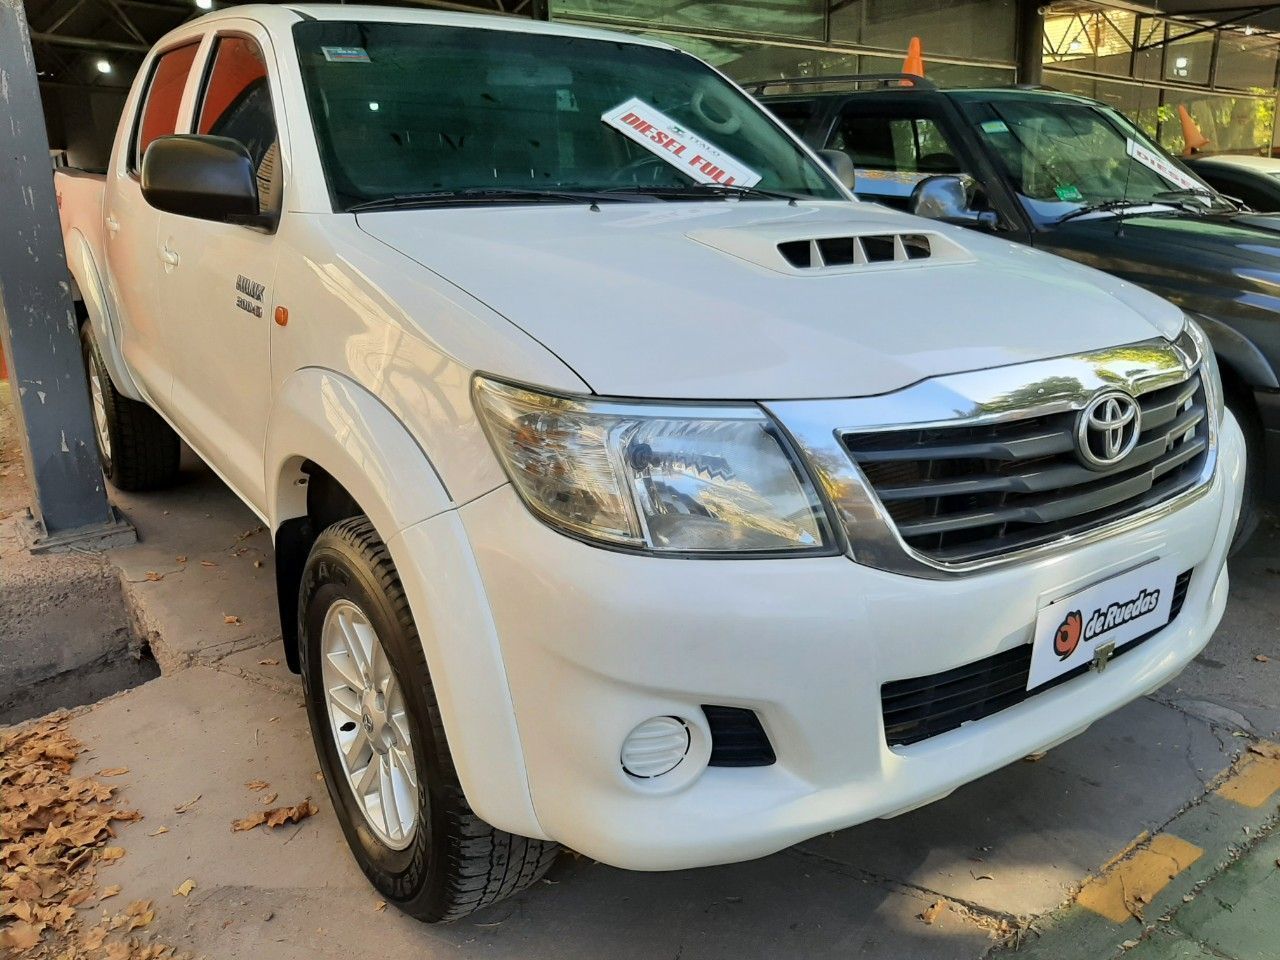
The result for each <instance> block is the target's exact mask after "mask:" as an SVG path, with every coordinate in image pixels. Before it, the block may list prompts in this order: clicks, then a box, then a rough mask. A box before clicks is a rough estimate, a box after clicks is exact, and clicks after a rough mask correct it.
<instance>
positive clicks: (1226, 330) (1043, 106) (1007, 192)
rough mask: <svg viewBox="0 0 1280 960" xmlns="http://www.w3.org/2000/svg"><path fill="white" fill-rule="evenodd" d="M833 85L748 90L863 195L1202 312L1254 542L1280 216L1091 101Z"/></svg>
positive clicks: (1279, 270) (1271, 480)
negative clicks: (1257, 209) (1238, 431)
mask: <svg viewBox="0 0 1280 960" xmlns="http://www.w3.org/2000/svg"><path fill="white" fill-rule="evenodd" d="M784 82H785V81H784ZM795 82H796V83H806V84H810V85H814V84H815V81H813V80H804V81H795ZM832 82H837V83H840V84H841V85H842V86H843V87H845V89H842V90H841V91H840V92H815V93H806V94H792V93H787V94H779V95H772V96H771V95H769V94H768V87H769V86H772V85H773V82H770V84H757V85H751V84H748V85H747V87H748V89H750V90H752V92H754V93H755V94H756V95H757V96H759V97H760V99H761V100H762V101H763V102H764V103H765V104H766V105H767V106H768V107H769V109H770V110H772V111H773V112H774V114H775V115H776V116H777V117H778V118H779V119H780V120H782V121H783V122H784V123H786V124H787V125H789V126H790V127H791V128H792V129H793V130H795V131H796V132H797V133H798V134H799V135H800V136H801V137H803V138H804V140H805V141H806V142H808V144H809V145H810V146H812V147H814V148H815V149H822V150H839V151H842V152H843V153H845V154H846V155H848V157H849V159H850V160H852V161H853V166H854V171H855V187H854V189H855V191H856V192H857V194H858V196H859V197H860V198H862V199H864V200H870V201H874V202H876V203H882V204H885V205H887V206H892V207H897V208H899V209H902V210H907V211H910V212H913V213H917V214H920V215H922V216H929V217H932V218H935V219H939V220H944V221H947V222H950V223H956V224H961V225H964V226H969V227H973V228H975V229H981V230H988V231H991V232H993V233H995V234H996V235H998V236H1004V237H1008V238H1009V239H1010V240H1016V241H1018V242H1020V243H1027V244H1031V245H1033V246H1036V247H1039V248H1040V249H1043V250H1048V251H1051V252H1053V253H1057V254H1060V255H1062V256H1065V257H1070V258H1072V259H1073V260H1078V261H1080V262H1081V263H1085V264H1088V265H1089V266H1092V267H1097V268H1098V269H1101V270H1106V271H1107V272H1109V273H1113V274H1115V275H1116V276H1118V277H1122V278H1124V279H1125V280H1130V281H1132V282H1133V283H1136V284H1138V285H1140V286H1143V287H1146V288H1147V289H1148V290H1151V291H1153V292H1154V293H1158V294H1160V295H1161V296H1163V297H1165V298H1166V299H1168V300H1171V301H1173V302H1174V303H1176V304H1178V305H1179V306H1181V307H1182V308H1183V309H1184V310H1186V311H1187V312H1188V313H1190V314H1192V315H1193V316H1195V317H1196V318H1197V320H1199V321H1200V323H1201V325H1202V326H1203V327H1204V329H1205V330H1206V332H1207V333H1208V334H1209V337H1210V338H1211V340H1212V341H1213V345H1214V347H1215V348H1216V350H1217V353H1218V358H1219V363H1220V365H1221V367H1222V376H1223V381H1224V385H1225V388H1226V392H1227V402H1228V404H1229V406H1230V407H1231V409H1232V411H1233V412H1234V414H1235V416H1236V418H1237V419H1238V420H1239V421H1240V425H1241V427H1242V428H1243V429H1244V432H1245V436H1246V437H1247V439H1248V442H1249V461H1250V467H1249V477H1248V484H1247V487H1246V491H1245V506H1244V508H1243V512H1242V514H1241V523H1240V528H1239V529H1240V533H1241V540H1243V537H1244V536H1247V535H1248V533H1249V532H1251V531H1252V529H1253V527H1254V526H1255V525H1256V523H1257V516H1258V508H1259V505H1260V500H1261V498H1262V497H1263V496H1264V494H1265V495H1269V496H1271V497H1275V496H1277V495H1280V217H1269V216H1262V215H1259V214H1253V213H1250V212H1248V211H1246V210H1242V209H1241V208H1239V207H1238V206H1237V205H1236V204H1235V203H1233V202H1231V201H1230V200H1228V199H1226V198H1225V197H1223V196H1222V195H1220V194H1218V193H1217V192H1216V191H1215V190H1214V189H1213V188H1212V187H1210V186H1209V185H1208V184H1207V183H1205V182H1204V181H1203V180H1202V179H1201V178H1199V177H1197V176H1196V175H1195V174H1194V173H1193V172H1192V171H1191V170H1189V169H1188V168H1187V167H1186V166H1185V165H1184V164H1183V163H1181V162H1180V161H1178V160H1176V159H1174V158H1172V157H1170V156H1169V155H1168V154H1166V153H1165V152H1164V151H1163V150H1162V149H1161V148H1160V147H1159V146H1158V145H1157V144H1156V143H1155V142H1154V141H1152V140H1151V138H1150V137H1148V136H1147V135H1146V134H1145V133H1143V132H1142V131H1141V130H1140V129H1139V128H1138V127H1136V126H1135V125H1134V124H1133V123H1131V122H1130V121H1129V120H1127V119H1126V118H1125V117H1124V116H1122V115H1121V114H1120V113H1118V112H1116V111H1115V110H1113V109H1112V108H1110V107H1108V106H1106V105H1105V104H1102V103H1098V102H1096V101H1093V100H1089V99H1086V98H1084V97H1078V96H1074V95H1071V94H1065V93H1058V92H1056V91H1052V90H1047V89H1024V88H1008V89H992V90H939V89H937V88H936V87H934V86H933V85H932V84H930V83H928V82H927V81H925V80H923V79H922V78H918V77H910V76H906V75H890V76H883V75H881V76H872V77H842V78H824V79H823V80H821V81H817V82H816V83H817V84H828V83H832ZM868 83H870V84H873V85H874V86H872V87H869V88H868V87H867V86H866V84H868Z"/></svg>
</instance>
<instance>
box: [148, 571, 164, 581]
mask: <svg viewBox="0 0 1280 960" xmlns="http://www.w3.org/2000/svg"><path fill="white" fill-rule="evenodd" d="M147 579H148V580H150V581H151V582H152V583H155V582H156V581H157V580H163V579H164V574H163V573H157V572H156V571H155V570H148V571H147Z"/></svg>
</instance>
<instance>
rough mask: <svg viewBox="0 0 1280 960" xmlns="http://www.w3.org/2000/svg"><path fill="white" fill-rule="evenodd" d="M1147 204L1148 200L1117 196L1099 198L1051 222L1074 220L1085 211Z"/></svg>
mask: <svg viewBox="0 0 1280 960" xmlns="http://www.w3.org/2000/svg"><path fill="white" fill-rule="evenodd" d="M1149 206H1151V201H1150V200H1121V199H1119V198H1114V199H1111V200H1099V201H1097V202H1096V203H1086V204H1085V205H1084V206H1083V207H1077V208H1076V209H1075V210H1072V211H1071V212H1070V213H1064V214H1063V215H1062V216H1060V217H1059V218H1058V219H1057V220H1055V221H1053V222H1054V225H1055V226H1056V225H1057V224H1059V223H1066V222H1067V221H1068V220H1074V219H1075V218H1076V217H1083V216H1084V215H1085V214H1087V213H1103V212H1105V211H1108V210H1127V209H1129V208H1131V207H1149Z"/></svg>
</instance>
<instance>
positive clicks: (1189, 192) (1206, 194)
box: [1151, 187, 1239, 213]
mask: <svg viewBox="0 0 1280 960" xmlns="http://www.w3.org/2000/svg"><path fill="white" fill-rule="evenodd" d="M1151 196H1152V198H1153V199H1156V200H1173V201H1180V200H1192V201H1196V200H1201V199H1203V200H1208V201H1209V203H1193V204H1188V205H1186V206H1183V205H1182V204H1181V203H1180V204H1179V206H1181V207H1182V208H1183V209H1184V210H1194V211H1198V212H1201V213H1206V212H1208V211H1209V210H1212V209H1213V207H1214V206H1215V205H1217V204H1222V205H1225V206H1226V207H1227V208H1229V209H1231V210H1238V209H1239V207H1237V206H1236V204H1234V203H1232V202H1231V201H1230V200H1229V199H1227V198H1226V197H1224V196H1223V195H1222V194H1220V193H1214V192H1213V191H1212V190H1206V189H1204V188H1203V187H1179V188H1178V189H1177V190H1161V191H1160V192H1159V193H1153V194H1152V195H1151Z"/></svg>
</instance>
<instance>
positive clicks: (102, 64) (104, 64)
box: [94, 60, 111, 73]
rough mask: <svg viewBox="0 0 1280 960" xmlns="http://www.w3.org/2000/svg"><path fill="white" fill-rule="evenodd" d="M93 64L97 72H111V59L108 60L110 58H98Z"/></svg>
mask: <svg viewBox="0 0 1280 960" xmlns="http://www.w3.org/2000/svg"><path fill="white" fill-rule="evenodd" d="M94 66H95V67H97V68H98V72H99V73H110V72H111V61H110V60H99V61H98V62H97V63H95V64H94Z"/></svg>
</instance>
